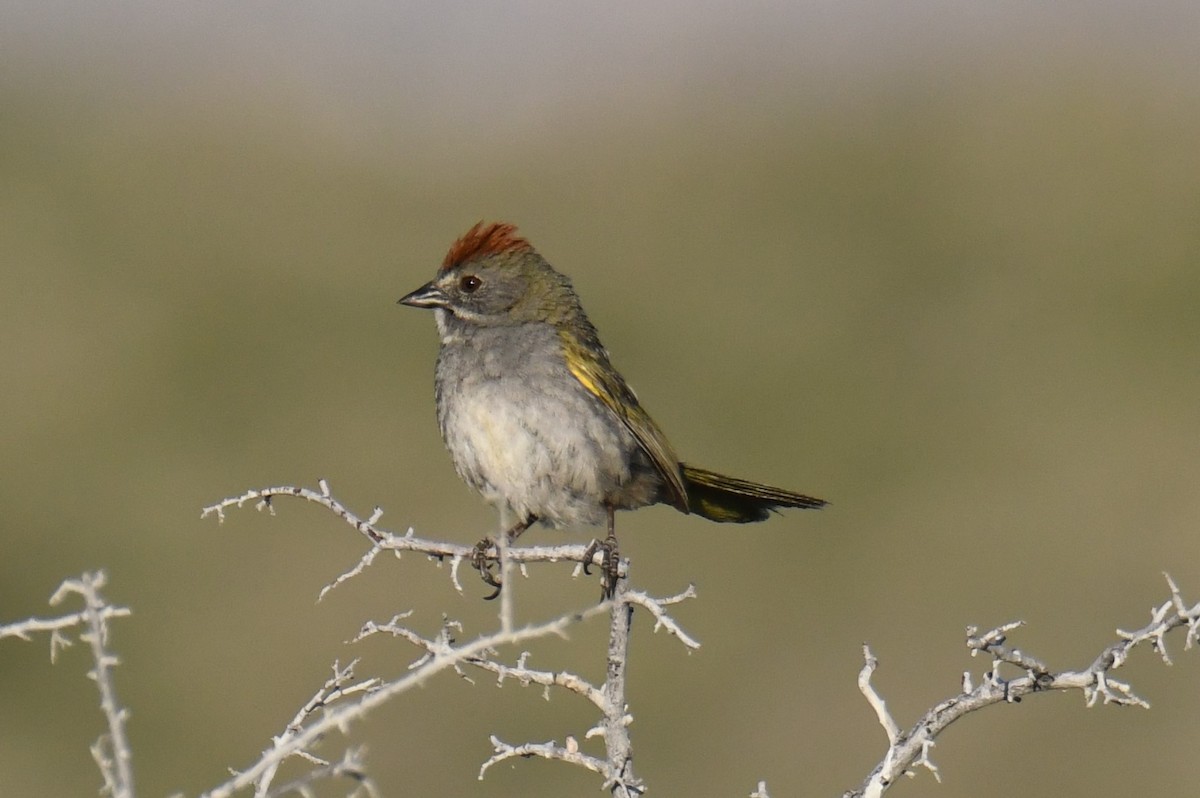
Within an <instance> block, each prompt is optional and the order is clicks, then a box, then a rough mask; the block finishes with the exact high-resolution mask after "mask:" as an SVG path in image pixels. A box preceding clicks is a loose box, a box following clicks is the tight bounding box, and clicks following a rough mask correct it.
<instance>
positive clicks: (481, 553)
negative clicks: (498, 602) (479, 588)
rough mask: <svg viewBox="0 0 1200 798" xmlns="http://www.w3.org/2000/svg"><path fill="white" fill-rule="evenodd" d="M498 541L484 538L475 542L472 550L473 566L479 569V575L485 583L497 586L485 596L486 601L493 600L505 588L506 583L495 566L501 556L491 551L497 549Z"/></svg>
mask: <svg viewBox="0 0 1200 798" xmlns="http://www.w3.org/2000/svg"><path fill="white" fill-rule="evenodd" d="M495 547H496V543H495V541H493V540H492V539H491V538H484V539H483V540H481V541H479V542H478V543H476V544H475V548H474V549H472V550H471V567H472V568H474V569H475V570H476V571H479V577H480V578H481V579H483V581H484V582H485V583H487V584H488V585H490V586H492V587H494V588H496V589H495V591H493V592H492V594H491V595H490V596H484V597H483V600H484V601H491V600H493V599H494V598H496V597H497V596H499V595H500V591H501V590H503V589H504V585H503V584H502V583H501V581H500V580H499V579H497V578H496V574H495V573H494V572H493V570H492V569H493V568H495V567H497V566H498V565H499V564H500V558H499V557H497V556H496V555H494V554H492V553H491V552H492V551H493V550H494V549H495Z"/></svg>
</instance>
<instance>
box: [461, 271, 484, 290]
mask: <svg viewBox="0 0 1200 798" xmlns="http://www.w3.org/2000/svg"><path fill="white" fill-rule="evenodd" d="M481 285H483V280H480V279H479V278H478V277H476V276H475V275H473V274H468V275H467V276H466V277H463V278H462V279H461V280H459V281H458V288H459V290H460V291H462V292H463V293H464V294H473V293H475V289H477V288H479V286H481Z"/></svg>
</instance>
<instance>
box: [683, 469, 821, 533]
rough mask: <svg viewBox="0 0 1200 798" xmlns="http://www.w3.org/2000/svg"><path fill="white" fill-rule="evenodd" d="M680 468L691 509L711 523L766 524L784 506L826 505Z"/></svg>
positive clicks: (712, 472) (809, 498)
mask: <svg viewBox="0 0 1200 798" xmlns="http://www.w3.org/2000/svg"><path fill="white" fill-rule="evenodd" d="M680 468H681V469H682V471H683V483H684V485H685V486H686V487H687V498H688V510H690V511H691V512H693V513H695V514H696V515H700V516H703V517H704V518H707V519H709V520H711V521H718V522H720V523H738V524H745V523H749V522H753V521H765V520H766V519H767V518H768V517H769V516H770V515H771V513H772V512H773V511H776V510H779V509H780V508H783V507H798V508H801V509H805V510H815V509H819V508H821V507H824V506H825V505H826V504H827V502H826V501H825V500H824V499H816V498H813V497H812V496H805V495H804V494H803V493H793V492H792V491H790V490H784V489H783V488H773V487H771V486H770V485H760V484H759V483H757V482H748V481H746V480H744V479H738V478H736V477H727V476H725V475H724V474H718V473H716V472H715V471H706V470H705V469H703V468H696V467H694V466H690V465H686V464H680Z"/></svg>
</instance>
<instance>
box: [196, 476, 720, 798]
mask: <svg viewBox="0 0 1200 798" xmlns="http://www.w3.org/2000/svg"><path fill="white" fill-rule="evenodd" d="M318 485H319V490H315V491H314V490H311V489H309V488H298V487H275V488H264V489H261V490H251V491H247V492H246V493H244V494H242V495H241V496H237V497H233V498H229V499H225V500H223V501H221V502H218V503H217V504H214V505H211V506H209V507H206V508H205V509H204V511H203V513H202V517H207V516H210V515H215V516H216V517H217V518H218V519H219V520H224V517H225V510H227V509H229V508H231V507H242V506H244V505H245V504H246V503H247V502H250V501H254V502H255V503H256V504H255V506H256V507H257V509H259V510H263V509H266V510H269V511H270V512H272V513H274V506H273V504H272V501H273V499H275V498H276V497H279V496H291V497H296V498H301V499H304V500H306V501H310V502H313V503H316V504H319V505H321V506H323V507H325V508H326V509H328V510H330V511H331V512H333V513H334V514H335V515H337V516H338V517H339V518H341V519H342V520H343V521H345V522H346V523H347V524H349V525H350V526H352V527H354V529H356V530H357V531H358V532H359V533H360V534H362V535H364V536H365V537H366V538H367V539H368V541H369V542H370V549H369V550H368V551H367V553H366V554H364V555H363V556H362V557H361V558H360V559H359V561H358V562H357V563H356V564H355V565H354V566H353V567H351V568H350V569H349V570H347V571H346V572H344V573H342V574H341V575H340V576H338V577H337V578H336V579H335V580H334V581H333V582H331V583H330V584H328V585H326V587H325V588H324V589H323V590H322V591H321V596H322V597H323V596H324V595H325V593H327V592H328V591H329V590H331V589H332V588H334V587H336V586H338V585H340V584H341V583H343V582H345V581H346V580H348V579H351V578H353V577H354V576H357V575H358V574H360V573H362V572H363V571H364V570H366V568H368V567H369V566H370V565H371V564H372V563H373V562H374V561H375V559H376V557H377V556H378V555H379V553H380V552H382V551H391V552H393V553H394V554H395V555H396V556H399V555H400V553H401V552H405V551H413V552H418V553H422V554H425V555H427V556H428V557H430V558H431V559H434V560H437V561H438V562H439V563H440V562H442V561H444V560H446V559H449V560H450V563H451V568H450V577H451V581H452V583H453V585H454V587H455V589H456V590H458V591H459V592H462V586H461V584H460V582H459V579H458V568H459V566H460V565H461V564H462V562H463V561H464V560H466V561H468V562H469V561H470V558H471V554H472V551H473V549H472V547H468V546H460V545H456V544H452V543H447V542H444V541H434V540H427V539H424V538H418V537H416V536H414V534H413V531H412V530H411V529H410V530H409V531H408V532H407V533H406V534H404V535H396V534H394V533H391V532H388V531H386V530H384V529H381V528H380V527H379V526H378V525H377V524H378V522H379V519H380V518H381V517H382V515H383V511H382V510H380V509H379V508H375V510H374V511H373V512H372V513H371V515H370V517H368V518H366V519H363V518H360V517H359V516H357V515H356V514H354V513H353V512H351V511H350V510H349V509H348V508H346V507H345V506H344V505H343V504H342V503H341V502H339V501H338V500H337V499H335V498H334V497H333V495H332V493H331V491H330V489H329V485H328V483H327V482H325V481H324V480H321V481H320V482H319V483H318ZM588 551H589V547H587V546H586V545H582V544H580V545H563V546H532V547H524V546H522V547H516V546H506V547H503V550H501V551H498V552H497V555H498V556H499V557H500V559H501V570H502V572H504V571H505V570H506V569H507V568H508V567H510V566H511V567H513V568H519V569H524V567H525V565H526V564H528V563H538V562H557V561H560V560H566V561H575V562H576V563H577V565H576V570H577V571H578V569H579V568H580V567H581V566H582V564H583V560H584V558H585V556H586V555H587V552H588ZM503 578H504V580H505V583H507V582H508V577H507V576H506V575H505V576H504V577H503ZM511 588H512V585H509V587H508V588H507V589H506V593H507V594H508V596H509V598H510V602H509V603H508V604H507V605H505V604H504V603H502V608H501V613H500V619H499V620H500V629H499V631H497V632H496V633H494V634H491V635H483V636H480V637H478V638H476V639H475V640H473V641H471V642H468V643H465V644H458V643H457V642H456V640H455V634H456V633H458V632H461V631H462V627H461V624H458V623H457V622H454V621H449V620H447V621H444V622H443V625H442V628H441V630H440V631H439V632H438V633H437V634H436V635H435V636H433V637H425V636H422V635H421V634H419V633H417V632H416V631H414V630H413V629H412V628H411V627H409V626H407V625H406V624H405V623H404V621H405V620H406V619H407V618H408V616H409V613H402V614H399V615H396V616H395V617H393V618H392V619H391V620H390V621H388V622H386V623H376V622H368V623H367V624H365V625H364V626H363V628H362V629H361V630H360V632H359V634H358V636H357V637H356V638H355V641H358V640H361V639H363V638H366V637H370V636H373V635H377V634H389V635H392V636H393V637H397V638H400V639H403V640H405V641H407V642H408V643H410V644H412V645H413V646H415V647H417V648H418V649H419V650H420V652H421V654H420V656H419V657H418V658H417V660H416V661H415V662H413V663H412V664H411V665H410V666H409V669H408V672H407V673H406V674H405V675H404V676H402V677H400V678H397V679H394V680H392V681H385V680H381V679H370V680H367V681H365V682H359V683H353V684H352V681H353V678H354V676H353V665H354V663H351V664H350V666H348V667H346V668H339V667H338V666H337V665H336V664H335V666H334V674H333V676H332V677H331V678H330V679H329V680H328V681H327V682H326V683H325V685H324V686H323V687H322V689H321V690H318V691H317V694H316V695H315V696H314V697H313V698H312V699H311V700H310V701H309V702H308V703H307V704H306V705H305V706H304V707H303V708H302V709H301V710H300V712H299V713H297V715H296V717H295V718H294V719H293V721H292V723H291V724H289V726H288V728H287V729H286V730H285V731H284V732H283V733H282V734H280V735H278V736H276V737H275V738H274V739H273V741H272V746H271V748H269V749H268V750H267V751H266V752H265V753H264V755H263V757H262V758H261V759H260V760H259V761H258V762H256V763H254V764H252V765H250V766H249V767H248V768H246V769H245V770H243V771H241V772H240V773H237V774H236V775H235V776H234V778H233V779H231V780H229V781H228V782H226V783H225V784H223V785H221V786H219V787H217V788H216V789H214V790H212V791H210V792H208V793H206V794H205V796H203V798H227V796H230V795H232V794H233V793H234V792H236V791H237V790H239V789H242V788H244V787H247V786H251V785H253V786H254V789H255V796H256V798H267V796H270V795H275V794H278V791H279V790H281V789H282V788H278V789H272V787H271V784H272V781H273V779H274V777H275V775H276V772H277V771H278V768H279V766H280V764H281V763H282V762H283V761H284V760H286V759H288V758H289V757H293V756H296V757H303V758H305V759H307V760H309V761H311V762H312V763H313V764H314V765H316V767H317V769H320V770H321V771H322V773H330V774H331V775H338V774H334V773H333V771H334V769H335V766H334V765H330V764H329V763H328V762H326V761H325V760H323V759H321V758H319V757H318V756H317V755H316V754H314V753H313V752H312V750H311V749H312V747H313V746H314V745H315V744H316V743H317V742H318V741H320V740H321V739H322V738H323V737H324V736H325V735H326V733H327V732H328V731H331V730H333V729H339V730H341V731H343V732H344V731H345V730H346V728H347V726H348V725H349V724H350V723H351V722H353V721H356V720H359V719H360V718H362V717H363V716H364V715H365V714H366V713H367V712H368V711H370V710H371V709H373V708H374V707H376V706H379V705H380V704H382V703H384V702H386V701H388V700H390V699H391V698H393V697H394V696H396V695H398V694H399V693H401V692H404V691H406V690H408V689H409V688H411V687H413V686H415V685H417V684H420V683H422V682H424V681H425V680H426V679H428V678H430V677H431V676H432V675H434V674H435V673H438V672H440V671H443V670H447V669H453V670H454V671H455V672H457V673H458V674H459V675H460V676H462V677H464V678H468V679H469V677H468V676H467V673H466V670H465V669H466V668H473V669H477V670H480V671H483V672H486V673H491V674H494V675H495V676H496V677H497V680H498V681H499V682H501V683H503V682H504V681H505V680H506V679H511V680H514V681H517V682H518V683H520V684H522V685H526V686H528V685H531V684H537V685H540V686H542V688H543V690H544V691H549V690H551V688H554V687H560V688H563V689H564V690H566V691H568V692H570V693H573V694H575V695H579V696H581V697H582V698H584V699H586V700H587V701H588V702H589V703H591V704H592V705H593V706H595V707H596V708H597V709H598V710H600V720H599V722H598V723H597V724H596V726H595V727H593V728H592V729H590V730H588V731H587V732H586V733H585V734H584V737H585V738H592V737H602V738H603V740H604V750H605V755H604V756H603V757H600V756H594V755H591V754H586V753H583V752H581V751H580V750H579V743H578V741H577V739H576V738H575V737H573V736H572V737H568V738H567V739H566V741H565V743H564V744H563V745H561V746H560V745H558V744H557V743H555V742H553V741H551V742H548V743H524V744H520V745H509V744H508V743H504V742H502V741H500V740H499V739H498V738H496V737H495V736H493V737H492V738H491V739H492V745H493V747H494V748H495V754H494V755H493V756H492V757H491V758H489V759H488V760H487V761H486V762H484V763H483V765H482V767H481V768H480V771H479V776H480V778H483V776H484V774H485V773H486V772H487V770H488V768H490V767H491V766H492V765H494V764H496V763H498V762H501V761H504V760H506V759H511V758H513V757H522V758H528V757H533V756H537V757H541V758H543V759H552V760H559V761H563V762H568V763H571V764H575V765H579V766H581V767H584V768H586V769H588V770H591V771H593V772H595V773H598V774H600V775H601V776H602V777H603V778H604V783H603V788H604V789H606V790H609V791H610V792H611V793H612V794H613V795H616V796H620V798H632V797H633V796H637V795H641V794H642V793H643V792H644V791H645V787H644V785H643V783H642V781H641V780H640V779H639V778H637V776H635V775H634V772H633V748H632V743H631V741H630V737H629V724H630V723H631V722H632V720H633V717H632V715H630V713H629V708H628V705H627V702H626V698H625V696H626V670H627V667H628V651H629V637H630V630H631V624H632V616H633V610H634V608H635V607H640V608H642V609H644V610H646V611H647V612H648V613H649V614H650V616H651V617H652V618H653V619H654V630H655V631H658V630H659V629H665V630H666V631H667V632H668V633H669V634H671V635H673V636H674V637H676V638H678V639H679V640H680V642H682V643H683V644H684V645H685V646H686V647H688V648H689V649H695V648H698V647H699V645H700V644H699V643H698V642H697V641H696V640H695V639H694V638H692V637H691V636H690V635H688V634H687V632H686V631H684V629H683V628H682V626H680V625H679V623H678V622H677V621H676V620H675V619H674V618H673V617H671V615H670V614H669V613H668V610H667V608H668V607H670V606H671V605H674V604H678V603H680V602H682V601H685V600H686V599H689V598H693V597H694V596H695V595H696V592H695V589H694V588H693V587H692V586H690V585H689V586H688V587H687V589H686V590H684V591H682V592H681V593H679V594H677V595H674V596H669V597H667V598H655V597H652V596H650V595H648V594H646V593H644V592H642V591H634V590H630V589H629V583H628V562H623V563H622V567H621V569H620V574H619V576H618V579H617V583H616V586H615V590H614V595H613V597H612V598H611V599H610V600H608V601H605V602H602V603H601V604H599V605H598V606H594V607H591V608H590V609H587V610H584V611H582V612H574V613H568V614H565V615H562V616H560V617H558V618H555V619H552V620H550V621H546V622H544V623H542V624H536V625H532V626H527V627H525V628H521V629H514V628H513V626H512V615H513V613H512V606H511V596H512V590H511ZM604 613H607V614H608V616H609V640H608V651H607V656H606V660H605V680H604V682H603V683H602V684H600V685H596V684H592V683H591V682H589V681H587V680H586V679H584V678H583V677H582V676H579V675H578V674H575V673H571V672H568V671H561V670H560V671H554V670H539V669H535V668H531V667H530V666H529V653H528V652H523V653H521V654H520V655H519V656H518V657H517V659H516V660H515V662H513V663H511V664H510V663H506V662H502V661H500V660H499V659H497V653H498V650H499V649H500V648H501V647H504V646H513V645H518V644H521V643H523V642H526V641H529V640H532V639H535V638H539V637H545V636H548V635H565V633H566V631H567V629H568V628H569V627H570V626H571V625H573V624H576V623H580V622H582V621H585V620H588V619H589V618H592V617H594V616H596V615H598V614H604ZM335 704H336V705H335ZM318 709H319V710H321V712H320V714H318V713H317V710H318ZM350 761H351V760H348V759H347V760H343V762H350ZM352 762H353V765H354V767H353V768H351V767H349V765H346V766H344V767H343V768H342V770H347V769H348V770H353V772H354V774H355V776H356V777H357V778H358V779H359V780H360V781H362V780H365V776H364V775H363V774H362V772H361V768H359V766H358V759H357V757H355V758H354V759H353V760H352ZM315 772H316V770H314V773H315ZM340 775H345V774H344V773H341V774H340ZM305 783H307V782H305ZM364 783H365V784H366V785H367V788H368V790H370V789H372V788H371V787H370V783H369V782H365V781H364Z"/></svg>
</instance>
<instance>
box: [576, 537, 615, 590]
mask: <svg viewBox="0 0 1200 798" xmlns="http://www.w3.org/2000/svg"><path fill="white" fill-rule="evenodd" d="M596 552H600V554H601V557H600V600H601V601H607V600H608V599H611V598H612V597H613V595H614V594H615V593H616V592H617V577H618V576H620V574H621V557H620V554H619V552H618V549H617V538H616V536H615V535H609V536H608V537H606V538H605V539H604V540H593V541H592V542H591V543H590V544H589V545H588V547H587V548H586V549H585V550H584V552H583V572H584V573H585V574H587V575H588V576H591V575H592V572H591V570H590V569H591V566H592V558H593V557H595V556H596Z"/></svg>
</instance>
